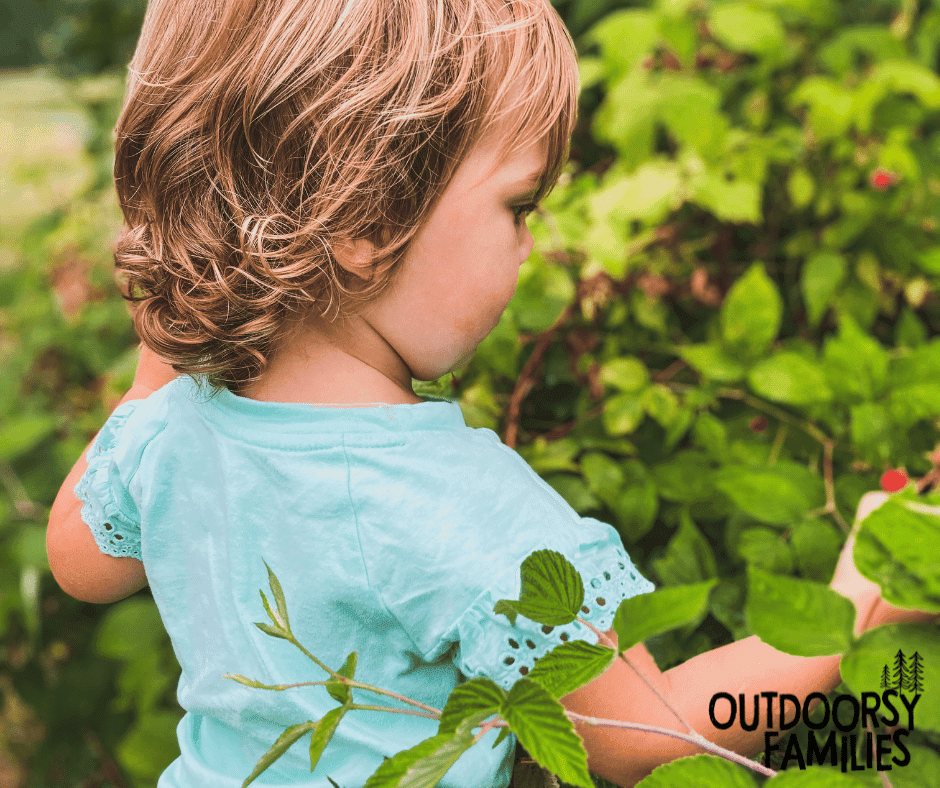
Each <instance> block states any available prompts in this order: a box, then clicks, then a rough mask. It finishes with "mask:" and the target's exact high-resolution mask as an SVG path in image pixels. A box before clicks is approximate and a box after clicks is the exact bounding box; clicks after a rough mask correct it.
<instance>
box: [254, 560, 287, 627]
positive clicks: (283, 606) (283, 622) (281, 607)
mask: <svg viewBox="0 0 940 788" xmlns="http://www.w3.org/2000/svg"><path fill="white" fill-rule="evenodd" d="M261 560H262V561H264V559H261ZM264 566H265V568H266V569H267V570H268V581H269V582H270V584H271V593H272V594H274V601H275V603H276V604H277V612H278V617H279V618H280V620H278V618H275V617H274V616H273V614H271V609H270V608H269V607H267V600H265V607H266V608H267V610H268V614H269V615H272V619H273V620H274V623H275V624H277V625H279V626H280V627H281V628H282V629H284V630H285V631H286V632H290V619H288V618H287V602H286V601H285V600H284V591H283V590H282V589H281V584H280V582H278V579H277V576H276V575H275V574H274V572H272V571H271V567H270V566H268V563H267V561H264ZM262 596H263V595H262Z"/></svg>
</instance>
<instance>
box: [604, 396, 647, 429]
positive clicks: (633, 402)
mask: <svg viewBox="0 0 940 788" xmlns="http://www.w3.org/2000/svg"><path fill="white" fill-rule="evenodd" d="M644 415H645V412H644V410H643V403H642V401H641V400H640V398H639V397H638V396H637V395H636V394H633V393H623V394H615V395H614V396H612V397H610V398H609V399H607V400H606V401H605V402H604V411H603V416H602V418H603V421H604V429H605V430H606V431H607V434H608V435H629V434H630V433H631V432H633V431H634V430H635V429H636V428H637V427H639V426H640V422H642V421H643V416H644Z"/></svg>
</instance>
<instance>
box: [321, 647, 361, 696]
mask: <svg viewBox="0 0 940 788" xmlns="http://www.w3.org/2000/svg"><path fill="white" fill-rule="evenodd" d="M358 658H359V652H358V651H352V652H350V654H349V656H347V657H346V661H345V662H344V663H343V667H341V668H340V669H339V670H337V671H336V672H337V673H339V675H340V676H345V677H346V678H347V679H352V678H355V677H356V661H357V660H358ZM325 686H326V691H327V692H329V693H330V697H332V698H333V700H335V701H337V702H339V703H348V702H350V701H351V699H352V688H351V687H350V686H349V685H348V684H344V683H343V682H342V681H336V680H330V681H327V682H326V685H325Z"/></svg>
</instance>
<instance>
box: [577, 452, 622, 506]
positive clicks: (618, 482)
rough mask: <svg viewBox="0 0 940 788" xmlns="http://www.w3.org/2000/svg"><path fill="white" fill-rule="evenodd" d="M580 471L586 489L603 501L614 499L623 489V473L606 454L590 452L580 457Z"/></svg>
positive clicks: (607, 501)
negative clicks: (586, 486)
mask: <svg viewBox="0 0 940 788" xmlns="http://www.w3.org/2000/svg"><path fill="white" fill-rule="evenodd" d="M581 473H582V474H583V475H584V480H585V481H586V482H587V485H588V489H589V490H590V491H591V492H592V493H594V494H595V495H596V496H597V497H598V498H600V499H601V500H602V501H604V503H608V504H610V503H611V502H613V501H614V500H616V498H617V495H618V494H619V493H620V491H621V490H622V489H623V486H624V475H623V471H622V470H621V469H620V466H619V465H618V464H617V463H616V462H614V461H613V460H612V459H611V458H610V457H608V456H607V455H606V454H601V453H597V452H591V453H589V454H585V455H584V456H583V457H582V458H581Z"/></svg>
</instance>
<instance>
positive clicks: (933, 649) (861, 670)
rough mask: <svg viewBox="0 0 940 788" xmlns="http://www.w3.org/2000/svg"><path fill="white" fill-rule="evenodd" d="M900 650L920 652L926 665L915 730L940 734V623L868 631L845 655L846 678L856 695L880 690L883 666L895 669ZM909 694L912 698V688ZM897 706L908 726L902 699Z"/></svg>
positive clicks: (842, 666) (843, 669) (909, 653)
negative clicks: (938, 676)
mask: <svg viewBox="0 0 940 788" xmlns="http://www.w3.org/2000/svg"><path fill="white" fill-rule="evenodd" d="M898 651H903V652H904V654H905V656H906V657H907V658H908V660H909V659H910V658H911V657H912V656H913V655H914V653H915V652H917V654H919V655H920V658H921V660H922V661H923V665H924V691H923V693H922V694H921V696H920V700H918V702H917V706H916V707H915V708H914V728H915V730H919V731H932V732H933V733H940V679H938V678H937V673H936V670H937V669H936V667H935V666H936V665H940V628H938V627H937V625H936V624H887V625H885V626H880V627H876V628H875V629H870V630H868V632H866V633H864V634H863V635H862V636H861V637H860V638H859V639H858V641H857V642H856V643H855V644H854V645H853V646H852V648H850V649H849V651H848V653H847V654H846V655H845V656H844V657H843V658H842V662H841V664H840V666H839V671H840V672H841V674H842V680H843V681H844V682H845V683H846V684H848V686H849V687H850V688H851V689H852V692H854V693H855V694H856V695H858V694H860V693H862V692H877V691H878V689H879V686H878V685H879V677H880V676H881V671H882V669H883V667H884V666H885V665H887V666H888V669H889V670H892V668H893V666H894V660H895V655H896V654H897V653H898ZM905 694H906V695H907V696H908V699H909V700H910V699H912V697H913V693H911V692H910V690H908V691H907V692H906V693H905ZM897 705H898V712H899V714H900V715H901V720H900V722H899V724H900V725H901V727H905V728H906V727H907V724H906V723H907V712H906V710H905V709H904V707H903V705H902V704H901V703H900V702H898V703H897Z"/></svg>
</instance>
